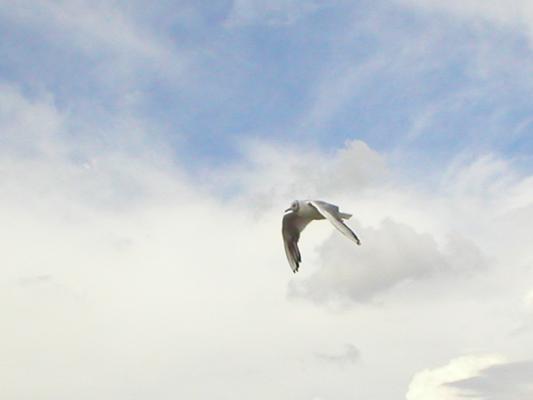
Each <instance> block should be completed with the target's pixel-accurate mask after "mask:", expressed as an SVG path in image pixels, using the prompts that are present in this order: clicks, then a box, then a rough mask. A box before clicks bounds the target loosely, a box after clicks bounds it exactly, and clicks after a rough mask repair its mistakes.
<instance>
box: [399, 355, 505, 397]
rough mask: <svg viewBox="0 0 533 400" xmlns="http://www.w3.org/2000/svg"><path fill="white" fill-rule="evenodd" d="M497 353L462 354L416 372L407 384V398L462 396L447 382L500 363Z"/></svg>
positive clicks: (474, 374) (475, 373)
mask: <svg viewBox="0 0 533 400" xmlns="http://www.w3.org/2000/svg"><path fill="white" fill-rule="evenodd" d="M503 362H504V359H503V358H502V357H501V356H499V355H486V356H464V357H459V358H456V359H453V360H451V361H450V362H449V363H448V364H447V365H445V366H443V367H439V368H434V369H427V370H424V371H421V372H418V373H417V374H416V375H415V376H414V377H413V379H412V381H411V383H410V384H409V390H408V392H407V394H406V399H407V400H430V399H431V400H454V399H461V398H463V397H461V396H460V394H458V392H457V390H456V389H454V388H452V387H450V386H448V385H447V384H449V383H452V382H455V381H458V380H460V379H467V378H470V377H472V376H476V375H478V374H479V373H480V371H482V370H483V369H485V368H487V367H490V366H493V365H497V364H501V363H503Z"/></svg>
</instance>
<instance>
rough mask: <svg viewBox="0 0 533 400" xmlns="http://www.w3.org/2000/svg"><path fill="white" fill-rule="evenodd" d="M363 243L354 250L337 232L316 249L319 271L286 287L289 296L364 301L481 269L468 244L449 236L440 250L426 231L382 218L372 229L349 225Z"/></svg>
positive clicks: (319, 300) (476, 253) (474, 248)
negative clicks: (398, 288) (412, 284)
mask: <svg viewBox="0 0 533 400" xmlns="http://www.w3.org/2000/svg"><path fill="white" fill-rule="evenodd" d="M351 225H352V226H353V227H354V229H355V230H356V231H357V232H358V235H359V237H360V238H361V241H362V246H361V247H357V248H356V247H354V246H352V245H350V243H348V242H346V241H345V240H343V238H342V237H338V235H336V232H334V235H331V236H330V238H328V239H327V240H326V241H325V242H324V243H323V244H322V245H321V246H320V247H319V248H318V263H319V264H320V268H319V269H318V270H317V271H316V272H315V273H313V274H312V275H311V276H310V277H308V278H306V279H305V280H304V281H302V282H299V283H295V284H294V285H292V286H291V287H290V292H289V293H290V294H291V296H296V297H304V298H307V299H309V300H312V301H314V302H316V303H322V302H328V301H331V300H343V301H346V300H348V301H352V302H364V301H368V300H370V299H372V298H374V297H375V296H376V295H379V294H380V293H382V292H384V291H386V290H388V289H391V288H393V287H394V286H396V285H398V284H401V283H402V282H409V281H419V280H426V279H430V278H434V277H439V278H442V277H445V276H446V275H448V276H450V275H453V276H455V277H457V276H464V275H465V274H469V273H471V272H474V271H476V270H479V269H481V268H483V267H484V260H483V257H482V256H481V253H480V250H479V249H478V248H477V246H476V245H475V244H473V243H472V242H471V241H468V240H465V239H464V238H453V239H450V241H449V242H448V243H447V245H446V246H445V248H444V249H442V250H441V249H439V246H438V244H437V242H436V241H435V239H434V238H433V237H432V236H431V235H430V234H427V233H425V234H424V233H418V232H416V231H415V230H414V229H413V228H412V227H410V226H408V225H405V224H401V223H397V222H395V221H394V220H392V219H387V220H384V221H383V222H382V223H381V224H380V225H379V226H378V227H377V228H360V227H358V226H357V222H356V221H355V222H353V223H352V224H351Z"/></svg>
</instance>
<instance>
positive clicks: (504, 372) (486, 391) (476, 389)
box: [447, 361, 533, 400]
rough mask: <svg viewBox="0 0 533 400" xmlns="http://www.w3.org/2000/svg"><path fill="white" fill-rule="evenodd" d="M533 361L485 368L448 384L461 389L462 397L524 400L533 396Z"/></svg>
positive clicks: (486, 399)
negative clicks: (471, 375)
mask: <svg viewBox="0 0 533 400" xmlns="http://www.w3.org/2000/svg"><path fill="white" fill-rule="evenodd" d="M532 377H533V361H521V362H513V363H507V364H501V365H495V366H492V367H489V368H486V369H484V370H483V371H481V373H480V374H479V375H478V376H475V377H472V378H468V379H462V380H459V381H455V382H452V383H448V384H447V386H450V387H453V388H456V389H458V390H459V392H460V395H461V398H473V399H483V400H524V399H531V398H533V380H532Z"/></svg>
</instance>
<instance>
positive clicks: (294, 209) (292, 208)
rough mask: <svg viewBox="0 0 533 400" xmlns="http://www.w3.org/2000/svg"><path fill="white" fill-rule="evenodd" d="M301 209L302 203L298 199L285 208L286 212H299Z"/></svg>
mask: <svg viewBox="0 0 533 400" xmlns="http://www.w3.org/2000/svg"><path fill="white" fill-rule="evenodd" d="M299 209H300V203H299V202H298V200H294V201H293V202H292V203H291V206H290V207H289V208H287V209H286V210H285V212H287V211H292V212H298V210H299Z"/></svg>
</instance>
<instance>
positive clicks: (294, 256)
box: [281, 213, 311, 272]
mask: <svg viewBox="0 0 533 400" xmlns="http://www.w3.org/2000/svg"><path fill="white" fill-rule="evenodd" d="M309 222H311V221H310V220H307V219H304V218H301V217H298V216H297V215H296V214H294V213H288V214H285V215H284V216H283V223H282V229H281V232H282V236H283V245H284V247H285V254H286V255H287V260H288V261H289V265H290V266H291V269H292V272H296V271H298V268H300V262H301V261H302V255H301V254H300V249H299V248H298V239H300V232H302V231H303V230H304V228H305V227H306V226H307V224H308V223H309Z"/></svg>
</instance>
